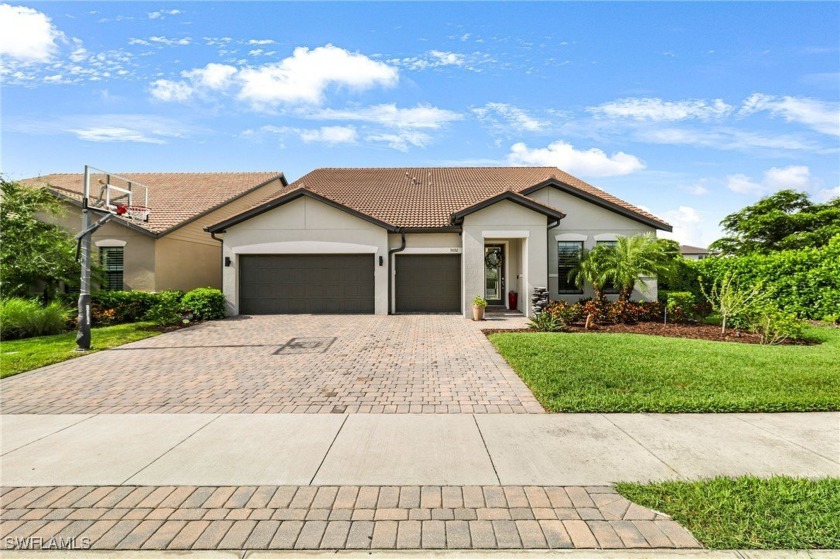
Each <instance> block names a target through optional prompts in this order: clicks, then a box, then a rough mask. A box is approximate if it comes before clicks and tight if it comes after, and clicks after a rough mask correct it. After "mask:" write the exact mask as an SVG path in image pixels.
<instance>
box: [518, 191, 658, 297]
mask: <svg viewBox="0 0 840 559" xmlns="http://www.w3.org/2000/svg"><path fill="white" fill-rule="evenodd" d="M531 198H534V199H535V200H538V201H540V202H542V203H544V204H547V205H549V206H551V207H554V208H557V209H559V210H560V211H562V212H563V213H565V214H566V217H565V218H563V219H562V220H561V221H560V225H558V226H557V227H555V228H554V229H551V230H550V231H548V246H549V247H550V250H549V251H548V278H549V279H548V284H549V291H550V293H551V298H552V299H562V300H566V301H569V302H575V301H577V300H578V299H580V298H582V297H592V296H593V292H592V287H591V286H588V285H587V286H586V287H585V288H584V290H583V293H582V294H560V293H558V292H557V281H558V275H557V236H558V235H565V237H563V238H564V239H565V240H582V241H583V246H584V248H585V249H587V250H589V249H592V248H594V247H595V246H596V243H597V241H599V240H602V241H609V240H615V238H616V237H617V236H619V235H620V236H624V237H629V236H631V235H636V234H638V233H654V234H655V233H656V229H654V228H653V227H651V226H649V225H645V224H644V223H640V222H638V221H635V220H633V219H630V218H627V217H624V216H623V215H620V214H617V213H615V212H613V211H610V210H608V209H606V208H602V207H600V206H597V205H595V204H592V203H591V202H587V201H586V200H582V199H580V198H578V197H576V196H572V195H571V194H567V193H565V192H563V191H562V190H559V189H557V188H552V187H546V188H543V189H541V190H538V191H537V192H535V193H533V194H531ZM645 281H646V282H647V288H644V287H643V286H642V285H641V284H640V283H639V284H636V289H635V290H634V291H633V298H634V299H645V300H652V299H656V280H655V279H647V280H645ZM617 297H618V296H617V295H609V296H608V298H610V299H616V298H617Z"/></svg>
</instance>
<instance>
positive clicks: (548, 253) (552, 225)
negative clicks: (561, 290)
mask: <svg viewBox="0 0 840 559" xmlns="http://www.w3.org/2000/svg"><path fill="white" fill-rule="evenodd" d="M558 225H560V220H559V219H555V220H554V221H549V222H548V226H547V227H546V228H545V232H546V236H547V234H548V232H549V231H551V230H552V229H554V228H555V227H557V226H558ZM546 245H547V246H546V251H545V263H546V267H548V263H549V262H551V243H546ZM554 247H555V249H556V248H557V243H555V244H554ZM549 280H550V277H549V276H548V275H547V274H546V278H545V288H546V289H548V293H549V295H548V298H549V301H550V300H551V286H550V285H549V284H550V281H549ZM558 281H559V278H558ZM528 296H529V297H530V294H528Z"/></svg>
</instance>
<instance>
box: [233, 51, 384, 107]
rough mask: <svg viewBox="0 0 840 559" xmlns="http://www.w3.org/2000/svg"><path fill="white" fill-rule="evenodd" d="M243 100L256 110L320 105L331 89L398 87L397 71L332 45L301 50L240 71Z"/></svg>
mask: <svg viewBox="0 0 840 559" xmlns="http://www.w3.org/2000/svg"><path fill="white" fill-rule="evenodd" d="M239 80H240V83H241V90H240V91H239V95H238V96H239V98H240V99H243V100H245V101H248V102H249V103H251V105H253V106H254V107H256V108H266V107H272V106H275V105H278V104H283V103H309V104H320V103H322V102H323V101H324V93H325V91H326V89H327V88H328V87H330V86H344V87H349V88H352V89H356V90H364V89H369V88H371V87H375V86H383V87H390V86H393V85H396V83H397V81H398V80H399V74H398V72H397V70H396V69H395V68H392V67H391V66H388V65H387V64H384V63H382V62H377V61H375V60H372V59H370V58H368V57H367V56H365V55H363V54H360V53H353V52H350V51H347V50H344V49H342V48H338V47H336V46H333V45H331V44H328V45H325V46H323V47H317V48H315V49H311V50H310V49H309V48H306V47H298V48H296V49H295V50H294V52H293V53H292V56H290V57H288V58H285V59H283V60H281V61H280V62H276V63H270V64H265V65H262V66H257V67H246V68H243V69H242V70H240V71H239Z"/></svg>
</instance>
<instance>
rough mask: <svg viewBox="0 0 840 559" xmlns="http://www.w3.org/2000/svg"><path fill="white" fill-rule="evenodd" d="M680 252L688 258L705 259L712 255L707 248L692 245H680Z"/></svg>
mask: <svg viewBox="0 0 840 559" xmlns="http://www.w3.org/2000/svg"><path fill="white" fill-rule="evenodd" d="M680 254H682V256H683V258H685V259H686V260H703V259H704V258H708V257H709V256H711V255H712V253H711V252H710V251H709V249H707V248H703V247H693V246H690V245H680Z"/></svg>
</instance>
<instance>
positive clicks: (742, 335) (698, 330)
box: [482, 322, 813, 345]
mask: <svg viewBox="0 0 840 559" xmlns="http://www.w3.org/2000/svg"><path fill="white" fill-rule="evenodd" d="M482 332H484V334H485V335H488V336H489V335H490V334H503V333H506V332H530V333H535V332H536V330H531V329H528V328H519V329H514V330H502V329H491V330H482ZM563 332H577V333H581V332H585V333H598V332H601V333H603V332H617V333H622V334H645V335H648V336H665V337H668V338H686V339H691V340H708V341H713V342H737V343H742V344H760V343H761V336H759V335H758V334H753V333H752V332H744V331H741V330H732V329H727V330H726V333H725V334H721V332H720V326H714V325H712V324H676V323H671V324H662V323H661V322H637V323H635V324H597V325H594V326H592V328H590V329H589V330H587V329H585V328H584V327H583V324H571V325H569V326H568V327H567V328H566V329H565V330H563ZM563 332H560V333H561V334H562V333H563ZM781 345H813V342H808V341H803V340H785V341H784V342H782V343H781Z"/></svg>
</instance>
